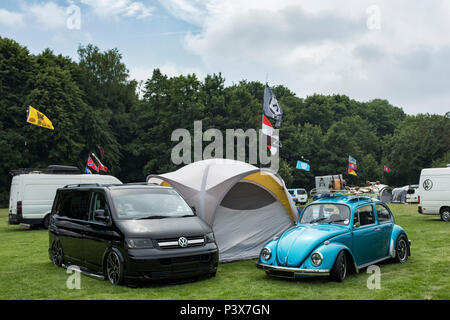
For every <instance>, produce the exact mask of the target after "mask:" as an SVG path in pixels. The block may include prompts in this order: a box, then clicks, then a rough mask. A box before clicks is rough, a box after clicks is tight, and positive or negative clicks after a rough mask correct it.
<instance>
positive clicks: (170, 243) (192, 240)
mask: <svg viewBox="0 0 450 320" xmlns="http://www.w3.org/2000/svg"><path fill="white" fill-rule="evenodd" d="M179 239H180V238H171V239H160V240H158V246H159V247H160V248H161V249H176V248H182V246H180V244H179ZM186 239H187V246H186V247H197V246H203V245H204V243H205V238H204V237H203V236H198V237H186ZM186 247H185V248H186Z"/></svg>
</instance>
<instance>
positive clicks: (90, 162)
mask: <svg viewBox="0 0 450 320" xmlns="http://www.w3.org/2000/svg"><path fill="white" fill-rule="evenodd" d="M87 166H88V167H89V168H92V169H94V170H95V172H97V173H98V172H99V170H100V169H99V167H98V166H97V165H96V164H95V162H94V160H92V158H91V157H90V156H89V158H88V161H87Z"/></svg>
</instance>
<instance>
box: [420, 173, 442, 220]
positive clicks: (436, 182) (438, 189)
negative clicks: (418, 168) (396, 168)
mask: <svg viewBox="0 0 450 320" xmlns="http://www.w3.org/2000/svg"><path fill="white" fill-rule="evenodd" d="M418 202H419V207H418V211H419V213H421V214H440V215H441V219H442V220H443V221H447V222H449V221H450V165H448V166H447V168H431V169H423V170H422V172H421V174H420V182H419V196H418Z"/></svg>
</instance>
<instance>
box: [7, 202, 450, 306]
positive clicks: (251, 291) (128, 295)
mask: <svg viewBox="0 0 450 320" xmlns="http://www.w3.org/2000/svg"><path fill="white" fill-rule="evenodd" d="M391 208H392V210H393V212H394V216H395V219H396V222H397V224H399V225H401V226H402V227H403V228H405V230H406V232H407V233H408V236H409V238H410V240H411V241H412V248H411V251H412V255H411V257H410V259H409V260H408V262H407V263H405V264H401V265H400V264H395V263H391V262H387V263H383V264H381V265H380V267H381V289H379V290H369V289H368V288H367V286H366V283H367V280H368V278H369V276H370V274H368V273H366V270H362V271H361V272H360V273H359V274H352V275H349V276H348V277H347V279H346V280H345V281H344V282H343V283H335V282H331V281H329V280H328V279H327V278H310V279H303V280H295V281H293V280H284V279H276V278H268V277H267V276H266V275H265V273H264V272H263V271H261V270H259V269H256V267H255V261H254V260H253V261H242V262H234V263H227V264H221V265H219V270H218V272H217V276H216V277H215V278H212V279H207V280H201V281H196V282H190V283H184V284H172V285H162V286H148V287H142V288H130V287H125V286H120V287H116V286H112V285H110V284H109V283H108V282H106V281H100V280H96V279H92V278H89V277H86V276H84V275H83V276H81V289H80V290H69V289H67V287H66V281H67V279H68V277H69V274H67V273H66V270H65V269H63V268H57V267H54V266H53V265H52V263H51V262H50V260H49V258H48V253H47V248H48V232H47V231H46V230H22V229H20V228H19V227H17V226H8V225H7V224H6V221H7V210H6V209H0V239H1V243H2V244H1V249H0V299H89V300H91V299H168V300H171V299H220V300H222V299H256V300H258V299H301V300H303V299H351V300H353V299H355V300H356V299H420V300H422V299H430V298H431V299H450V277H449V276H448V268H449V266H450V232H449V230H450V223H444V222H442V221H440V219H439V217H438V216H422V215H420V214H418V213H417V206H416V205H391Z"/></svg>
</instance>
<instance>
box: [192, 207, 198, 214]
mask: <svg viewBox="0 0 450 320" xmlns="http://www.w3.org/2000/svg"><path fill="white" fill-rule="evenodd" d="M191 209H192V212H193V213H195V214H197V210H196V209H195V207H194V206H192V207H191Z"/></svg>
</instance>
